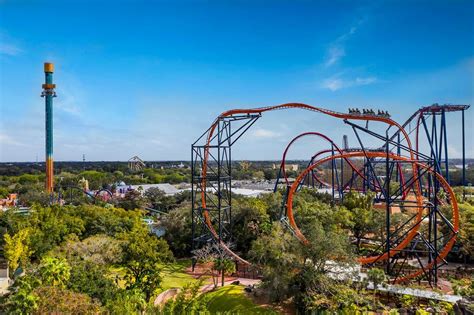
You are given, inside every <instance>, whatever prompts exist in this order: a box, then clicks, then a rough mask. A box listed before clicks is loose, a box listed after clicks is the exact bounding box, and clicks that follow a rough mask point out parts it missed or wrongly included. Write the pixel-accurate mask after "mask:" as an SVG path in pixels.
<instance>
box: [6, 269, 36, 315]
mask: <svg viewBox="0 0 474 315" xmlns="http://www.w3.org/2000/svg"><path fill="white" fill-rule="evenodd" d="M39 285H40V281H39V280H38V279H37V278H36V277H34V276H33V277H32V276H29V275H25V276H21V277H19V278H18V279H16V281H15V282H14V283H13V285H12V286H10V288H9V291H10V294H9V295H8V297H7V298H6V301H5V303H4V304H3V305H2V306H3V309H4V310H5V311H6V312H7V314H22V315H23V314H25V315H26V314H32V313H33V311H35V310H36V309H37V308H38V300H39V297H38V296H37V295H36V294H35V293H34V292H33V291H34V289H35V288H37V287H38V286H39Z"/></svg>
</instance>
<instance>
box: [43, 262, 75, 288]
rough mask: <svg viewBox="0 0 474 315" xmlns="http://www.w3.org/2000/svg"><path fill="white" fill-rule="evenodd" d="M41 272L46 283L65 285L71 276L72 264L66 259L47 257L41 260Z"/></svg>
mask: <svg viewBox="0 0 474 315" xmlns="http://www.w3.org/2000/svg"><path fill="white" fill-rule="evenodd" d="M39 274H40V276H41V279H42V282H43V283H44V284H46V285H51V286H59V287H65V286H66V283H67V282H68V280H69V278H70V276H71V266H70V265H69V263H68V262H67V260H65V259H62V258H55V257H45V258H43V259H42V260H41V264H40V266H39Z"/></svg>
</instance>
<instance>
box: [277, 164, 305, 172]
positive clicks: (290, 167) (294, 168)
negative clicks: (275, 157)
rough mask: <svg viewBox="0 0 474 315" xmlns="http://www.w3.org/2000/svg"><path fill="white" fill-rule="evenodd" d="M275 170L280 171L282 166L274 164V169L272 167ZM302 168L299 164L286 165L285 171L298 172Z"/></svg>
mask: <svg viewBox="0 0 474 315" xmlns="http://www.w3.org/2000/svg"><path fill="white" fill-rule="evenodd" d="M272 168H273V169H274V170H276V169H279V168H280V165H277V164H273V167H272ZM299 168H300V166H299V165H298V164H285V171H287V172H288V171H295V172H297V171H298V169H299Z"/></svg>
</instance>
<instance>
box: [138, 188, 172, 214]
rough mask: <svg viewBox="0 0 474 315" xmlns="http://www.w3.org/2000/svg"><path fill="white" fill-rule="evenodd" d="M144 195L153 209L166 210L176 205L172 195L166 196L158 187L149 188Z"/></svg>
mask: <svg viewBox="0 0 474 315" xmlns="http://www.w3.org/2000/svg"><path fill="white" fill-rule="evenodd" d="M144 195H145V198H146V199H147V200H148V202H149V204H150V207H151V208H153V209H157V210H160V211H165V212H166V211H169V210H170V209H172V208H173V207H175V206H176V199H175V198H174V197H173V196H167V195H166V194H165V193H164V192H163V191H162V190H161V189H159V188H156V187H152V188H149V189H148V190H147V191H146V192H145V194H144Z"/></svg>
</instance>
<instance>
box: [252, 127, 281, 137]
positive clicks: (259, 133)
mask: <svg viewBox="0 0 474 315" xmlns="http://www.w3.org/2000/svg"><path fill="white" fill-rule="evenodd" d="M279 136H280V134H279V133H277V132H274V131H271V130H268V129H262V128H258V129H255V131H254V132H253V137H255V138H267V139H268V138H276V137H279Z"/></svg>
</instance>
